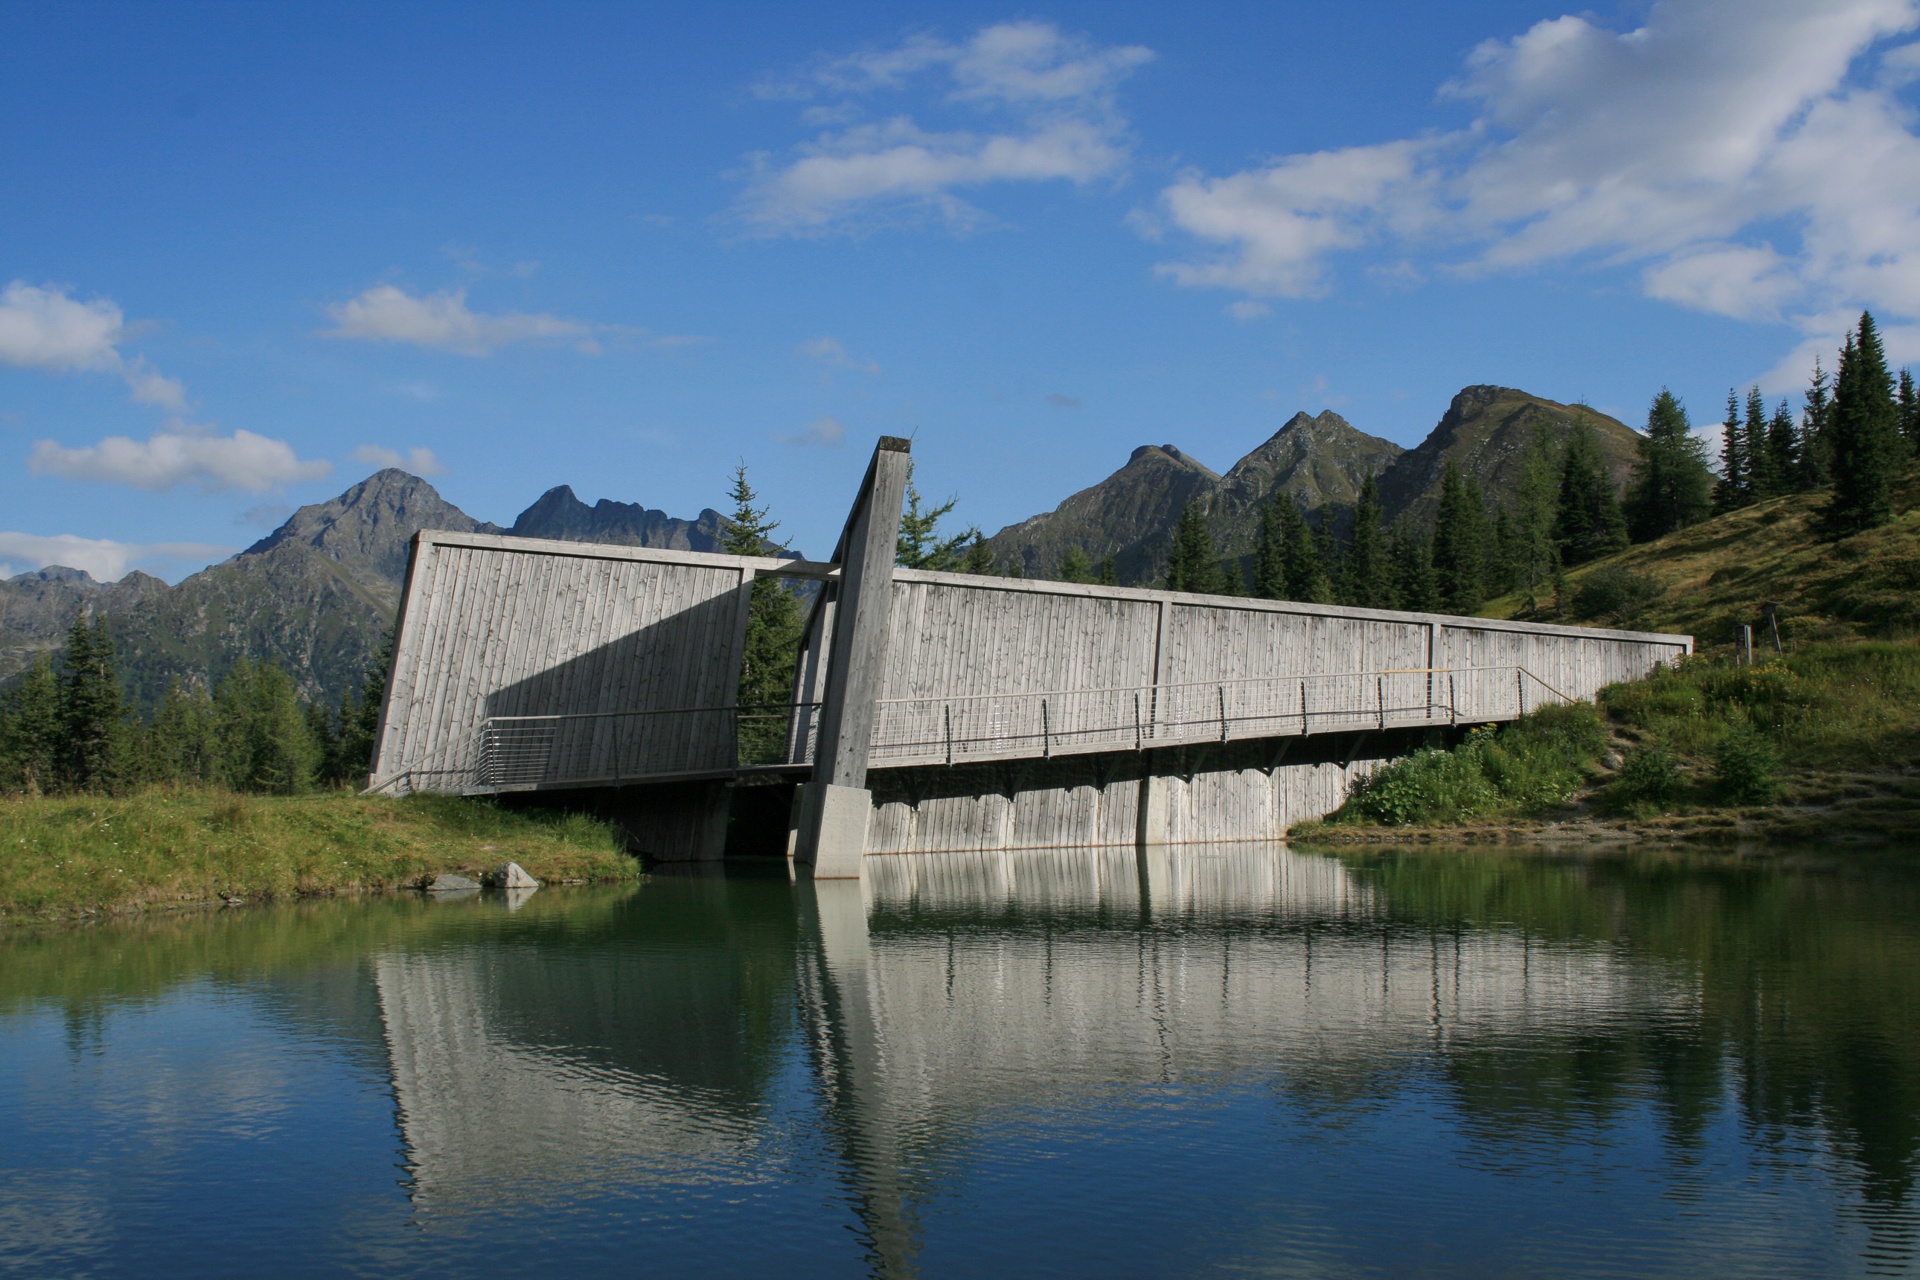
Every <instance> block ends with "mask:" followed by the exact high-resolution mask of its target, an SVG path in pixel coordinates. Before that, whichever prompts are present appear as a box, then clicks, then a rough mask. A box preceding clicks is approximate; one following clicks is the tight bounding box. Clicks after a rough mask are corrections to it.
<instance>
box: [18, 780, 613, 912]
mask: <svg viewBox="0 0 1920 1280" xmlns="http://www.w3.org/2000/svg"><path fill="white" fill-rule="evenodd" d="M508 861H513V862H518V863H519V864H520V865H521V866H523V867H525V868H526V869H527V870H528V871H529V872H530V873H532V875H533V876H534V877H535V878H537V879H539V880H541V881H544V882H548V883H555V882H568V881H573V882H593V881H608V880H631V879H634V878H636V877H637V876H638V875H639V874H640V866H639V863H638V862H637V861H636V860H635V859H634V858H632V857H631V856H630V855H628V854H627V853H626V852H624V850H623V848H622V846H621V843H620V841H619V838H618V837H617V835H616V834H615V833H614V831H613V830H612V828H611V827H609V826H608V825H607V824H605V823H602V822H598V821H595V820H593V819H591V818H588V817H585V816H583V815H579V814H558V813H551V812H543V811H528V810H510V809H504V808H501V807H499V806H498V805H495V804H492V803H489V802H486V801H477V800H468V799H461V798H458V797H452V796H410V797H408V798H406V799H404V800H392V799H386V798H381V797H361V796H358V795H354V794H352V793H349V792H339V791H336V792H326V793H321V794H317V795H306V796H260V795H241V794H238V793H235V792H230V791H223V790H217V789H206V788H193V789H184V788H182V789H173V788H155V789H152V790H148V791H144V792H140V793H138V794H134V795H129V796H92V795H80V796H59V797H42V798H10V799H4V800H0V927H3V926H5V925H7V924H12V923H18V922H23V921H28V920H49V919H73V918H84V917H88V916H97V915H116V914H125V913H132V912H140V911H147V910H153V909H164V908H172V907H186V906H196V905H206V904H212V903H219V902H222V901H228V902H231V901H234V900H242V901H249V902H251V901H261V900H284V899H291V898H298V897H305V896H314V895H328V894H347V893H367V892H382V891H390V890H396V889H405V888H415V887H419V886H421V885H423V884H424V883H425V882H427V881H429V880H431V879H432V878H433V877H434V876H435V875H438V874H439V873H441V872H448V871H450V872H455V873H457V874H460V875H467V876H473V877H475V878H478V877H479V876H480V875H482V874H484V873H485V872H487V871H490V870H492V869H493V868H495V867H497V866H499V865H500V864H501V863H503V862H508Z"/></svg>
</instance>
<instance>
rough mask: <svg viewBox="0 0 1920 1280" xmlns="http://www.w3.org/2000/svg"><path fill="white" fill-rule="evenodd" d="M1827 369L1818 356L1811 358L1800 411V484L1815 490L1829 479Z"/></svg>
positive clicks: (1830, 414) (1830, 407) (1830, 405)
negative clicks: (1810, 376) (1811, 366)
mask: <svg viewBox="0 0 1920 1280" xmlns="http://www.w3.org/2000/svg"><path fill="white" fill-rule="evenodd" d="M1829 390H1830V389H1829V384H1828V381H1827V371H1826V370H1825V369H1823V368H1821V367H1820V357H1819V356H1815V357H1814V358H1813V377H1812V379H1810V380H1809V381H1808V383H1807V390H1806V392H1805V395H1804V404H1803V406H1802V408H1801V411H1800V440H1799V455H1800V487H1801V488H1802V489H1818V488H1819V487H1820V486H1822V485H1824V484H1826V483H1827V482H1828V481H1829V480H1831V479H1832V467H1831V458H1830V454H1831V451H1832V442H1831V441H1830V440H1828V438H1827V427H1828V424H1829V423H1830V422H1831V421H1832V418H1833V398H1832V396H1831V395H1830V394H1829Z"/></svg>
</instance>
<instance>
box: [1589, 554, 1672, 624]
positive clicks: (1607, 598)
mask: <svg viewBox="0 0 1920 1280" xmlns="http://www.w3.org/2000/svg"><path fill="white" fill-rule="evenodd" d="M1664 591H1665V588H1664V587H1662V586H1661V585H1660V584H1659V583H1658V582H1656V581H1655V580H1654V579H1652V578H1650V577H1648V576H1647V575H1646V574H1644V573H1635V572H1634V571H1633V570H1631V569H1628V568H1626V567H1625V566H1622V565H1609V566H1608V567H1606V568H1604V569H1596V570H1594V571H1593V572H1592V573H1590V574H1588V575H1587V576H1586V578H1585V579H1584V580H1583V581H1582V582H1581V583H1580V587H1579V590H1577V591H1575V592H1574V593H1573V616H1574V617H1576V618H1601V617H1624V616H1625V615H1627V614H1630V613H1634V612H1637V611H1638V610H1640V609H1641V608H1643V607H1645V606H1646V605H1648V604H1651V603H1652V602H1653V601H1655V600H1657V599H1659V598H1660V596H1661V594H1662V593H1663V592H1664Z"/></svg>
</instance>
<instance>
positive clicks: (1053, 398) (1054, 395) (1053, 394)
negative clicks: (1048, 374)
mask: <svg viewBox="0 0 1920 1280" xmlns="http://www.w3.org/2000/svg"><path fill="white" fill-rule="evenodd" d="M1046 400H1047V403H1048V404H1050V405H1052V406H1053V407H1054V408H1056V409H1078V408H1079V407H1080V401H1079V400H1078V399H1076V398H1075V397H1073V396H1069V395H1063V394H1061V393H1060V392H1058V391H1050V392H1048V393H1047V397H1046Z"/></svg>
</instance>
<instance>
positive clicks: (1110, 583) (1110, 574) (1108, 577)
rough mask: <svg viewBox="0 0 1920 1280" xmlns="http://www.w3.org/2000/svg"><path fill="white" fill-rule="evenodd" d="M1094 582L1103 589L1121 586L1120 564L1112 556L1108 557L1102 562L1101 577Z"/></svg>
mask: <svg viewBox="0 0 1920 1280" xmlns="http://www.w3.org/2000/svg"><path fill="white" fill-rule="evenodd" d="M1094 580H1095V581H1096V582H1098V583H1099V584H1100V585H1101V586H1103V587H1117V586H1119V585H1120V562H1119V561H1117V560H1115V559H1114V558H1113V557H1112V556H1108V557H1107V558H1106V559H1104V560H1102V561H1101V562H1100V573H1099V576H1098V577H1097V578H1095V579H1094Z"/></svg>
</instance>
